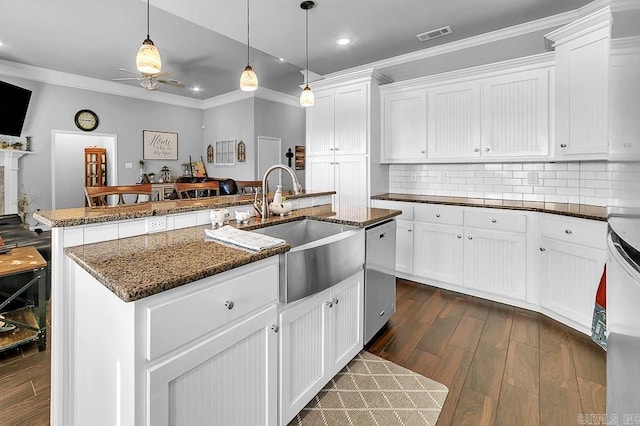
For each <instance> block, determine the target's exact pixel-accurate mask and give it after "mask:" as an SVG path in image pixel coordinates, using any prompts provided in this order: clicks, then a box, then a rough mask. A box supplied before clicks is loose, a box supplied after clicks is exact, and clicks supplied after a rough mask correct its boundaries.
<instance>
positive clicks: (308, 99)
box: [300, 1, 316, 107]
mask: <svg viewBox="0 0 640 426" xmlns="http://www.w3.org/2000/svg"><path fill="white" fill-rule="evenodd" d="M315 6H316V4H315V3H314V2H312V1H303V2H302V3H300V7H301V8H302V9H303V10H305V13H306V15H307V24H306V41H307V46H306V47H307V77H306V78H305V83H306V85H305V87H304V89H303V90H302V93H301V94H300V105H301V106H304V107H308V106H313V103H314V101H315V100H314V98H313V92H312V91H311V87H309V9H313V8H314V7H315Z"/></svg>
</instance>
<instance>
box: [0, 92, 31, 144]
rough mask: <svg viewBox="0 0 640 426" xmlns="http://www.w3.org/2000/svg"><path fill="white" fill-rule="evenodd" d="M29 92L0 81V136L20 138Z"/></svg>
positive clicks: (29, 97)
mask: <svg viewBox="0 0 640 426" xmlns="http://www.w3.org/2000/svg"><path fill="white" fill-rule="evenodd" d="M30 99H31V90H27V89H23V88H22V87H18V86H14V85H13V84H9V83H7V82H4V81H0V135H9V136H20V133H22V126H23V125H24V119H25V117H26V116H27V108H28V107H29V100H30Z"/></svg>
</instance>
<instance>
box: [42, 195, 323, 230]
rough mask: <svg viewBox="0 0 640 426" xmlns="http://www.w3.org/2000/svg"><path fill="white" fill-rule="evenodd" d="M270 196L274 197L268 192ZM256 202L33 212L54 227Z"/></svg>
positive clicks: (238, 198)
mask: <svg viewBox="0 0 640 426" xmlns="http://www.w3.org/2000/svg"><path fill="white" fill-rule="evenodd" d="M332 194H335V191H316V192H314V191H303V192H302V194H298V195H294V194H293V191H283V196H284V197H286V198H287V199H289V200H295V199H298V198H307V197H320V196H324V195H332ZM268 198H269V199H272V198H273V195H272V193H269V196H268ZM246 204H253V194H241V195H223V196H219V197H206V198H198V199H190V200H166V201H151V202H142V203H134V204H127V205H122V206H106V207H94V208H90V207H78V208H71V209H60V210H47V211H38V212H35V213H33V217H34V218H35V219H37V220H38V221H39V222H40V223H43V224H45V225H48V226H51V227H62V226H78V225H86V224H90V223H103V222H113V221H117V220H126V219H137V218H142V217H150V216H163V215H167V214H175V213H185V212H190V211H197V210H207V209H217V208H221V207H233V206H241V205H246Z"/></svg>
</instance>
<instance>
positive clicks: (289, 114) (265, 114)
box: [255, 99, 306, 189]
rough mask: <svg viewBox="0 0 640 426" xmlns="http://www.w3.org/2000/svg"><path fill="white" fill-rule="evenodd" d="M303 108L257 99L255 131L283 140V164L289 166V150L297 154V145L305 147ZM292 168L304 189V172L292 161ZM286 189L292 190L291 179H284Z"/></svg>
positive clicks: (281, 155)
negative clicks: (287, 155) (296, 167)
mask: <svg viewBox="0 0 640 426" xmlns="http://www.w3.org/2000/svg"><path fill="white" fill-rule="evenodd" d="M305 114H306V113H305V110H304V108H301V107H295V106H291V105H285V104H281V103H278V102H272V101H267V100H264V99H256V109H255V123H256V125H255V129H256V139H257V137H258V136H270V137H274V138H280V139H282V152H281V153H280V158H281V161H280V162H281V163H282V164H287V157H286V156H285V154H286V153H287V150H288V148H291V151H292V152H293V153H294V154H295V150H296V145H305V133H306V124H305V123H306V118H305ZM291 168H292V169H293V170H294V171H295V172H296V176H297V177H298V181H299V182H300V185H302V187H303V188H304V187H305V185H304V170H296V169H295V160H294V159H293V158H292V159H291ZM282 186H283V188H284V189H289V188H291V179H290V178H288V177H286V176H285V177H284V178H283V179H282Z"/></svg>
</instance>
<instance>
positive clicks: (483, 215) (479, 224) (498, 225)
mask: <svg viewBox="0 0 640 426" xmlns="http://www.w3.org/2000/svg"><path fill="white" fill-rule="evenodd" d="M464 225H465V226H469V227H473V228H483V229H493V230H496V231H507V232H527V216H525V215H523V214H518V213H505V212H501V211H498V210H474V209H469V210H466V211H465V213H464Z"/></svg>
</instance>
